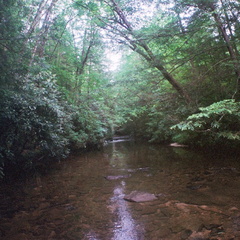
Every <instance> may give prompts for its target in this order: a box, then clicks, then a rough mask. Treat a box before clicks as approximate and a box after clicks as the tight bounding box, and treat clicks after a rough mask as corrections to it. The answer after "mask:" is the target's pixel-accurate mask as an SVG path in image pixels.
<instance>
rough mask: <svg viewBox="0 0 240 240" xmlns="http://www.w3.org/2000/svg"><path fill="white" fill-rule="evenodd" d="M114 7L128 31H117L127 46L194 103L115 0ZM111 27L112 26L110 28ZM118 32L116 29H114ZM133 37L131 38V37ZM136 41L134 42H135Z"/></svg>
mask: <svg viewBox="0 0 240 240" xmlns="http://www.w3.org/2000/svg"><path fill="white" fill-rule="evenodd" d="M110 2H111V3H112V6H113V11H114V12H115V13H116V15H117V16H118V18H119V19H120V21H117V23H118V24H120V27H123V28H124V30H127V32H128V34H126V33H124V32H123V31H121V30H117V32H118V34H119V35H120V36H121V37H123V38H125V40H126V41H127V45H128V46H129V47H130V48H131V49H132V50H133V51H135V52H137V53H138V54H140V55H141V56H142V57H143V58H145V59H146V60H147V61H148V62H149V63H150V64H151V66H153V67H155V68H157V69H158V70H159V71H160V72H161V74H162V75H163V77H164V78H165V79H166V80H167V81H168V82H169V83H170V84H171V85H172V87H173V88H174V89H175V90H176V91H177V92H178V93H179V95H180V96H182V97H183V98H184V99H185V101H186V102H187V103H188V104H189V103H191V102H192V100H191V98H190V96H189V95H188V93H187V92H186V91H185V90H184V89H183V87H182V86H181V85H180V84H179V82H178V81H177V80H176V79H175V78H174V77H173V76H172V75H171V74H170V73H169V72H168V71H167V69H166V68H165V67H164V64H163V63H162V62H161V61H160V60H159V59H158V58H157V57H156V56H155V55H154V53H153V52H152V51H151V49H150V48H149V47H148V45H147V44H146V42H145V41H144V40H142V39H140V38H139V37H138V36H136V35H135V34H134V32H133V28H132V26H131V24H130V22H129V21H128V20H127V18H126V16H125V15H124V13H123V11H122V10H121V8H120V7H119V6H118V4H117V2H116V1H115V0H110ZM110 27H111V26H110ZM113 30H114V31H116V29H113ZM129 35H131V37H129ZM133 39H134V40H133Z"/></svg>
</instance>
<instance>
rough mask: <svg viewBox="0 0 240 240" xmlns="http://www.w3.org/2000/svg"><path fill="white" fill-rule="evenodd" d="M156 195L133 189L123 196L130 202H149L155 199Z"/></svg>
mask: <svg viewBox="0 0 240 240" xmlns="http://www.w3.org/2000/svg"><path fill="white" fill-rule="evenodd" d="M157 199H158V198H157V197H156V195H154V194H152V193H147V192H138V191H133V192H131V193H130V194H128V195H126V196H125V197H124V200H126V201H130V202H149V201H154V200H157Z"/></svg>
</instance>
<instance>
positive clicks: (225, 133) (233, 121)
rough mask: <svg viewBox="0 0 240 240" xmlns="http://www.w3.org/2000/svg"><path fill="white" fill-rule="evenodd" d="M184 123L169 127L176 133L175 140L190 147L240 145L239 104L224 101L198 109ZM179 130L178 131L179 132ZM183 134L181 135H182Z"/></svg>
mask: <svg viewBox="0 0 240 240" xmlns="http://www.w3.org/2000/svg"><path fill="white" fill-rule="evenodd" d="M199 111H200V112H199V113H196V114H193V115H191V116H189V117H188V118H187V120H186V121H183V122H180V123H179V124H176V125H174V126H172V127H171V129H173V130H176V131H177V135H176V138H175V139H178V140H182V141H183V142H185V143H190V144H192V145H196V144H198V145H201V146H205V145H216V144H223V145H228V144H234V145H235V144H236V145H239V143H240V103H239V102H236V101H235V100H233V99H226V100H223V101H220V102H216V103H213V104H211V105H210V106H208V107H203V108H199ZM179 130H180V131H179ZM181 132H182V133H183V134H182V133H181Z"/></svg>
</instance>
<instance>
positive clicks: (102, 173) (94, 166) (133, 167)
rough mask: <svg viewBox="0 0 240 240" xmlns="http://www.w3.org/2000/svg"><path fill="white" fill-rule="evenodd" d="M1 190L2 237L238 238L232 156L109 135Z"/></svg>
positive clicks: (238, 182) (237, 162) (239, 163)
mask: <svg viewBox="0 0 240 240" xmlns="http://www.w3.org/2000/svg"><path fill="white" fill-rule="evenodd" d="M108 176H119V178H118V177H116V178H117V179H113V180H108V179H107V178H108ZM120 176H124V177H123V178H121V177H120ZM132 191H141V192H147V193H152V194H156V195H157V196H158V199H157V200H155V201H152V202H141V203H134V202H128V201H125V200H124V196H125V195H126V194H129V193H131V192H132ZM0 194H1V203H0V213H1V215H0V221H1V225H0V239H3V240H9V239H11V240H15V239H16V240H25V239H26V240H32V239H34V240H38V239H42V240H45V239H56V240H68V239H69V240H78V239H79V240H80V239H81V240H149V239H150V240H160V239H163V240H171V239H172V240H175V239H176V240H179V239H192V240H193V239H195V240H196V239H226V240H229V239H236V240H237V239H240V201H239V200H240V157H239V156H235V157H226V156H217V155H216V154H214V153H213V154H203V153H197V152H194V151H191V150H188V149H182V148H172V147H168V146H161V145H149V144H135V143H134V142H128V141H126V142H113V143H110V144H108V145H107V146H106V147H104V149H103V150H102V151H98V152H90V153H86V154H81V155H79V156H73V157H71V158H69V159H68V160H66V161H63V162H60V163H58V164H57V165H56V169H55V170H54V171H52V172H51V173H49V174H47V175H46V176H38V177H36V178H34V179H32V180H29V181H28V182H27V184H25V185H20V184H17V185H16V186H12V185H11V186H10V185H4V186H2V187H1V193H0Z"/></svg>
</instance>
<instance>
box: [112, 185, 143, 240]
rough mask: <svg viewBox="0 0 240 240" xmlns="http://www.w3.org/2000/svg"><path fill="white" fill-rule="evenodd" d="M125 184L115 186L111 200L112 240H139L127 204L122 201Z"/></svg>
mask: <svg viewBox="0 0 240 240" xmlns="http://www.w3.org/2000/svg"><path fill="white" fill-rule="evenodd" d="M125 184H126V183H125V182H124V181H122V182H121V184H120V185H118V186H116V187H115V189H114V191H113V194H114V195H113V197H112V198H111V205H110V208H112V213H113V214H115V215H116V216H115V218H116V220H115V223H114V230H113V232H114V236H113V240H139V239H141V238H140V234H139V233H138V232H137V229H138V228H137V225H136V223H135V221H134V219H133V218H132V215H131V212H130V208H129V206H128V203H127V202H126V201H125V200H123V197H124V195H125V194H124V187H125Z"/></svg>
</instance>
